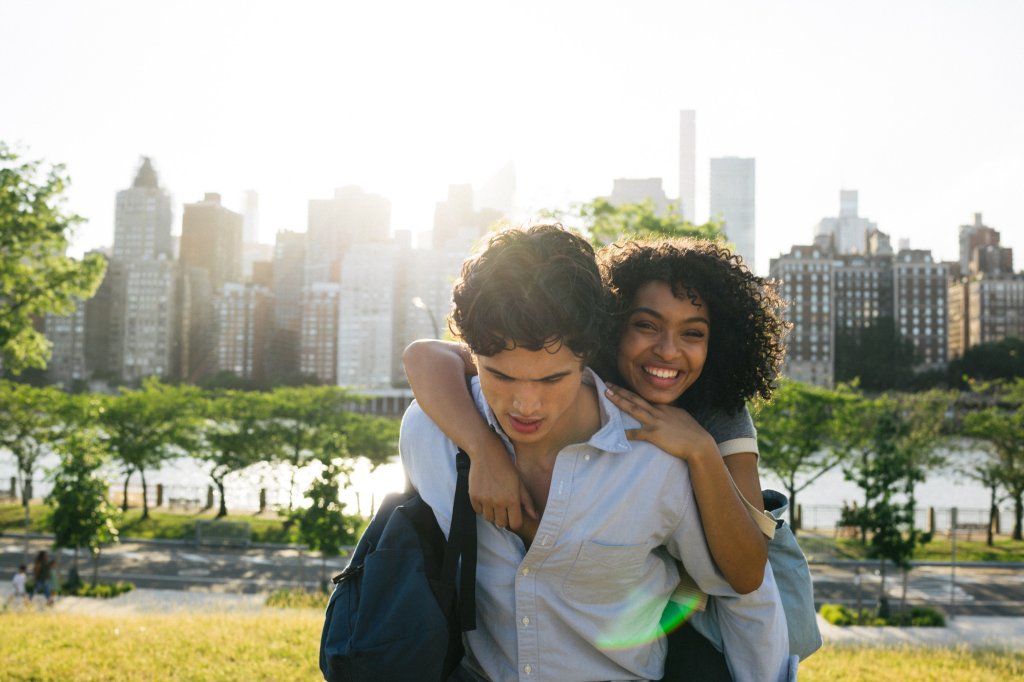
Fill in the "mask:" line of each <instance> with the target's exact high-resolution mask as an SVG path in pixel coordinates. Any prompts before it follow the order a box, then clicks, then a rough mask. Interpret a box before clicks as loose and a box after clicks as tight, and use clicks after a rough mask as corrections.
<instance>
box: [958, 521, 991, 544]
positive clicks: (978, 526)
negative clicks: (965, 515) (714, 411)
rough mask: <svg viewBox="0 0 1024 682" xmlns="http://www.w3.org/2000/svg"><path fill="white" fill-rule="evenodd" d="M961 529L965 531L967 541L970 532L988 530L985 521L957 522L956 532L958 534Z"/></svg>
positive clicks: (969, 539)
mask: <svg viewBox="0 0 1024 682" xmlns="http://www.w3.org/2000/svg"><path fill="white" fill-rule="evenodd" d="M961 531H967V541H968V542H970V541H971V534H972V533H974V532H975V531H977V532H979V533H986V532H988V524H987V523H958V524H956V532H957V533H958V534H959V533H960V532H961Z"/></svg>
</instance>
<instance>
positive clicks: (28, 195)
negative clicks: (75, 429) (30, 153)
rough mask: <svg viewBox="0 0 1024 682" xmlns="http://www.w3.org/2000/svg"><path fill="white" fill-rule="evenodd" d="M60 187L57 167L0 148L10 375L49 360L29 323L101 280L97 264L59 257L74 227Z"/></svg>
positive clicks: (3, 342)
mask: <svg viewBox="0 0 1024 682" xmlns="http://www.w3.org/2000/svg"><path fill="white" fill-rule="evenodd" d="M67 185H68V177H67V175H66V174H65V172H64V167H63V166H61V165H55V166H50V167H48V168H47V167H44V163H43V162H42V161H27V160H24V159H22V158H21V157H20V156H19V155H18V153H17V152H16V151H15V150H13V149H11V148H10V147H9V146H8V145H7V144H5V143H3V142H0V361H2V364H3V366H4V368H5V369H6V370H8V371H10V372H12V373H14V374H17V373H20V372H21V371H22V370H24V369H27V368H31V367H36V368H43V367H45V366H46V361H47V360H48V359H49V356H50V343H49V342H48V341H47V340H46V338H45V337H44V336H43V335H42V333H40V332H39V331H38V330H37V329H36V328H35V326H34V322H35V320H36V319H37V318H39V317H41V316H43V315H45V314H46V313H54V314H57V315H66V314H68V313H70V312H71V311H72V310H74V307H75V301H76V299H78V300H82V299H87V298H89V297H91V296H92V295H93V294H94V293H95V291H96V288H97V287H99V285H100V281H102V279H103V273H104V270H105V268H106V261H104V260H103V258H102V257H101V256H99V255H93V256H89V257H87V258H85V259H84V260H81V261H78V260H75V259H73V258H70V257H68V256H67V255H65V253H66V251H67V247H68V243H69V239H70V236H71V233H72V229H73V227H74V226H75V225H76V224H77V223H79V222H81V221H82V219H81V218H79V217H78V216H76V215H72V214H69V213H67V212H66V211H65V209H64V205H63V204H64V198H63V194H64V191H65V189H66V188H67Z"/></svg>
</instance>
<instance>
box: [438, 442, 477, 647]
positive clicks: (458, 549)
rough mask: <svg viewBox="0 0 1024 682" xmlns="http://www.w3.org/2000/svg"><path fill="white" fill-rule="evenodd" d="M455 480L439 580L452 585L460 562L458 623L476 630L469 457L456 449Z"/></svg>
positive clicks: (473, 524) (474, 538) (467, 628)
mask: <svg viewBox="0 0 1024 682" xmlns="http://www.w3.org/2000/svg"><path fill="white" fill-rule="evenodd" d="M455 468H456V471H457V472H458V478H457V479H456V481H455V499H454V500H453V503H452V525H451V528H450V529H449V531H448V543H447V544H446V545H445V550H444V564H443V565H442V567H441V580H443V581H444V582H445V583H446V584H449V585H452V586H453V587H454V585H455V576H456V573H457V571H458V567H459V559H460V558H461V559H462V571H461V573H460V576H459V578H460V579H459V591H458V595H459V600H458V601H459V603H458V608H459V623H460V624H461V627H462V631H463V632H468V631H470V630H475V629H476V514H475V513H474V512H473V505H472V503H471V502H470V501H469V455H467V454H466V453H465V451H464V450H463V449H462V448H459V451H458V453H456V455H455Z"/></svg>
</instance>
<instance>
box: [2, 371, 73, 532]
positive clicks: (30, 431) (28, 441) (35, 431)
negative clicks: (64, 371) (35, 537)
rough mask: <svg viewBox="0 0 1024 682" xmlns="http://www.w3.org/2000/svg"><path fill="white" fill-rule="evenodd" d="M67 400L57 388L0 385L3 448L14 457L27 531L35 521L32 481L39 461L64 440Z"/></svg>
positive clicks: (10, 383)
mask: <svg viewBox="0 0 1024 682" xmlns="http://www.w3.org/2000/svg"><path fill="white" fill-rule="evenodd" d="M65 399H66V396H65V395H64V394H63V393H61V392H60V391H59V390H58V389H56V388H36V387H34V386H27V385H24V384H17V383H14V382H11V381H0V445H2V446H3V447H5V448H7V449H8V450H10V451H11V454H13V455H14V459H15V463H16V465H17V470H18V473H17V478H18V487H19V488H20V489H21V504H22V506H23V507H24V508H25V528H26V529H27V528H28V526H29V523H30V521H31V518H30V507H29V504H30V502H31V500H32V478H33V477H34V476H35V472H36V467H37V465H38V463H39V458H40V457H41V456H42V455H44V454H46V453H47V452H50V451H51V450H52V449H53V447H54V445H55V443H56V442H57V441H59V440H60V439H61V438H62V437H63V433H64V431H63V429H62V420H61V414H62V412H63V410H64V402H65Z"/></svg>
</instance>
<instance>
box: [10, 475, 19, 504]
mask: <svg viewBox="0 0 1024 682" xmlns="http://www.w3.org/2000/svg"><path fill="white" fill-rule="evenodd" d="M17 496H18V478H17V477H16V476H11V499H14V498H16V497H17Z"/></svg>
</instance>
